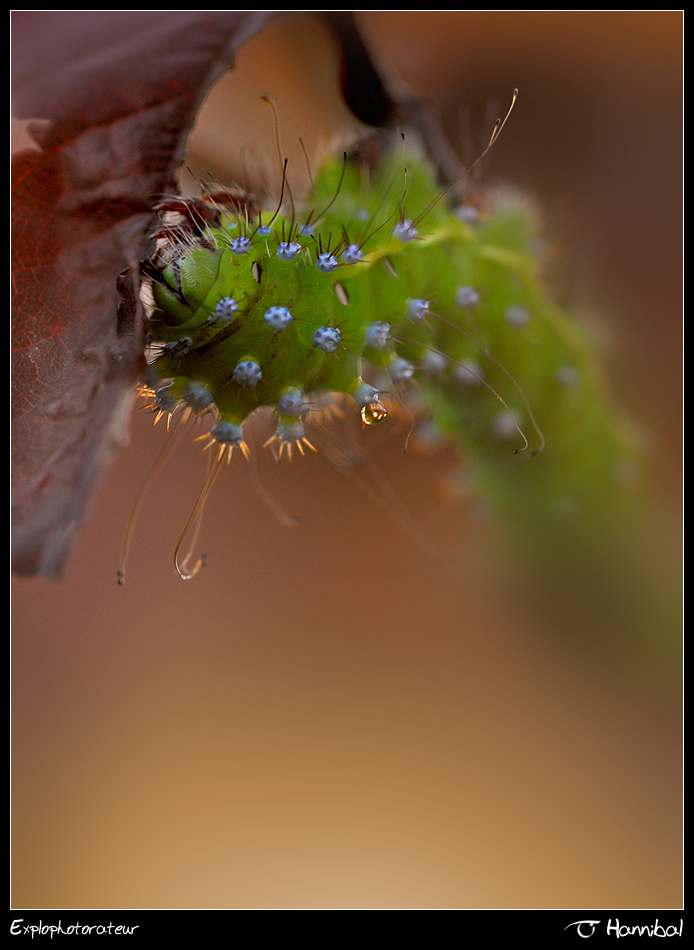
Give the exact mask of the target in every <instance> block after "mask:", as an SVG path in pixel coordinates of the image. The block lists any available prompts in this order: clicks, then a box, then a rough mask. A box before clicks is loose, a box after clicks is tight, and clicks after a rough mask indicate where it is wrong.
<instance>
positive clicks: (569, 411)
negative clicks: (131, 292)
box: [144, 154, 638, 577]
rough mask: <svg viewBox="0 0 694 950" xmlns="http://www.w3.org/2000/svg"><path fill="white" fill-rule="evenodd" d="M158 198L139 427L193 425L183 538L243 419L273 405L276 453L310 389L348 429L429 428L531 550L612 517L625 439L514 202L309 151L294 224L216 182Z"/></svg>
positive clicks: (584, 537) (408, 162)
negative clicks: (387, 422) (552, 294)
mask: <svg viewBox="0 0 694 950" xmlns="http://www.w3.org/2000/svg"><path fill="white" fill-rule="evenodd" d="M162 207H163V210H165V211H166V212H167V213H168V215H167V220H166V223H165V224H164V225H163V227H162V229H161V230H160V232H159V234H158V237H159V238H160V242H159V243H160V247H159V250H158V252H157V254H156V255H155V257H154V258H153V259H152V261H150V262H148V264H147V265H145V268H144V272H145V274H146V276H147V277H148V279H149V282H150V285H151V291H152V299H153V308H152V312H151V315H150V318H149V337H150V346H151V352H152V353H153V354H156V358H155V359H154V360H153V362H152V364H151V366H150V378H149V380H148V386H147V387H146V388H145V390H144V393H145V395H146V397H147V399H148V401H149V405H150V407H151V408H152V410H153V411H155V412H156V413H157V418H160V417H161V416H162V415H168V416H169V417H170V416H172V415H173V414H174V413H176V414H177V416H181V417H182V416H183V415H184V414H185V416H186V417H190V416H193V415H194V416H202V417H203V419H205V420H210V422H211V423H212V424H211V427H210V428H209V431H208V433H207V438H206V448H208V449H210V450H211V452H210V456H209V457H211V463H210V470H209V474H208V478H207V480H206V487H205V489H204V491H203V492H202V493H201V497H200V499H199V502H198V505H196V509H195V511H194V513H193V515H192V516H191V520H190V521H189V524H188V526H187V529H186V530H189V529H191V528H192V526H193V525H194V524H195V523H196V519H198V520H199V516H200V513H201V506H202V504H203V502H204V498H205V497H206V495H207V492H208V491H209V488H210V487H211V484H212V482H213V481H214V479H215V478H216V476H217V474H218V471H219V468H220V466H221V465H222V463H223V461H224V460H227V461H228V459H229V457H230V456H231V453H232V451H233V449H234V448H239V449H240V450H241V451H242V452H243V453H244V454H246V455H247V454H248V451H249V450H248V446H247V443H246V441H245V439H244V429H243V426H244V423H245V421H246V420H247V418H248V416H249V415H250V414H251V413H252V412H254V411H255V410H256V409H257V408H259V407H263V406H269V407H271V408H272V409H274V411H275V413H276V418H277V425H276V430H275V434H274V437H273V439H272V440H271V442H272V446H273V448H274V449H275V450H276V452H277V454H278V455H279V456H281V455H282V453H283V452H284V451H286V452H287V454H289V455H290V456H291V453H292V449H293V448H294V447H296V448H298V449H299V450H300V451H302V452H303V450H304V447H305V446H310V447H311V448H313V446H312V445H311V443H310V441H309V440H308V438H307V436H306V430H305V421H306V417H307V415H308V414H309V413H310V412H311V411H312V410H313V407H314V406H316V405H317V400H318V397H319V396H323V395H324V394H344V396H347V397H351V399H352V401H353V402H354V404H355V406H356V409H357V410H358V411H359V412H360V413H361V417H362V419H363V421H364V423H365V424H367V425H372V424H375V423H377V422H379V421H381V420H382V419H384V418H385V417H386V415H387V414H388V407H389V405H397V404H398V403H402V404H405V405H407V406H408V407H409V409H408V411H410V412H416V413H417V415H421V416H422V417H424V418H428V419H430V420H431V424H432V425H433V426H434V427H435V429H436V431H437V433H438V434H440V435H441V436H442V437H444V438H446V439H452V440H454V441H455V442H456V443H457V444H458V446H459V447H460V450H461V453H462V454H463V457H464V459H465V460H466V465H467V470H468V474H467V478H468V480H469V481H470V482H471V485H472V488H473V490H475V491H477V492H478V493H479V494H480V495H481V496H482V497H484V498H485V499H487V501H488V502H489V504H490V506H491V508H492V509H493V510H494V511H495V512H496V513H498V515H499V517H500V518H502V519H505V521H507V522H508V523H509V524H510V525H511V526H512V527H515V529H517V530H516V532H515V536H516V537H520V538H523V543H524V544H525V545H526V546H527V547H528V548H529V549H530V548H534V549H536V550H537V551H538V552H539V551H543V552H544V556H545V557H546V555H547V553H548V552H552V553H551V555H550V558H549V559H548V560H550V561H551V560H552V559H553V557H554V552H556V551H557V550H558V549H559V548H560V547H561V548H562V549H563V550H565V551H566V550H571V551H572V552H573V553H574V554H576V552H577V551H578V550H579V549H580V548H581V547H582V546H583V545H584V544H594V540H595V539H594V531H595V529H596V526H603V527H604V526H605V525H606V524H607V523H608V522H609V523H611V524H615V525H618V524H619V522H620V520H621V519H622V518H626V517H628V515H627V514H626V512H627V509H628V508H629V505H630V500H629V499H630V494H631V491H630V487H629V477H628V476H630V475H631V473H632V471H633V467H634V463H635V461H636V460H637V455H638V453H637V450H636V447H635V440H634V438H633V435H632V433H631V431H630V429H629V428H628V426H627V425H625V423H624V422H623V421H622V420H621V419H620V418H619V417H618V415H617V414H616V413H615V411H614V409H613V408H612V407H611V405H610V403H609V400H608V399H607V397H606V395H605V388H604V383H603V379H602V374H601V371H600V367H599V364H598V361H597V359H596V356H595V352H594V347H593V345H592V344H591V343H590V341H589V340H588V338H587V337H586V335H585V334H584V333H583V332H582V331H581V330H580V329H579V328H578V326H577V325H576V324H575V323H574V322H572V321H571V320H570V318H569V317H568V316H567V315H566V314H565V313H563V312H562V311H561V310H560V308H558V307H557V306H556V305H555V304H554V303H553V302H552V301H551V300H550V298H549V296H548V294H547V291H546V288H545V287H544V285H543V282H542V279H541V276H540V262H539V261H538V257H537V254H536V253H534V241H535V238H536V235H535V234H534V232H533V229H532V227H531V225H530V223H529V221H528V216H527V214H526V213H525V212H524V210H523V209H522V208H519V207H513V206H511V205H508V206H507V207H499V208H497V209H496V210H494V211H493V212H492V213H486V214H480V213H478V212H477V211H476V210H475V209H474V208H472V207H471V206H462V207H461V208H458V209H455V210H453V209H451V208H450V207H449V206H448V201H447V199H446V195H445V193H442V192H441V190H440V188H439V187H438V186H437V184H436V182H435V180H434V177H433V174H432V173H431V171H430V169H429V168H428V166H427V165H426V163H425V162H424V161H422V160H421V159H420V158H418V157H417V156H416V155H414V154H407V155H404V156H403V155H398V156H392V157H391V158H389V159H388V160H385V161H383V162H382V163H381V164H380V166H379V167H378V168H377V169H376V170H374V169H372V168H368V169H367V167H366V166H365V165H364V164H363V163H361V162H360V161H358V160H356V159H353V160H349V161H348V160H347V159H346V157H345V158H344V159H342V160H333V161H329V162H327V163H326V164H325V165H324V167H323V168H322V169H321V171H320V173H319V174H318V176H317V178H316V181H315V184H314V187H313V191H312V194H311V195H310V197H309V199H308V201H307V203H306V205H305V207H306V208H307V209H309V210H308V211H307V212H305V213H304V214H302V215H301V216H300V215H298V214H296V213H292V214H290V215H288V216H285V215H281V214H280V212H279V208H278V209H277V210H276V211H275V212H274V213H273V212H262V211H260V210H259V209H258V208H257V207H256V206H255V202H254V201H253V199H251V198H249V197H248V196H245V195H238V194H237V195H235V194H233V193H224V194H221V193H220V194H219V195H216V196H211V197H210V198H208V200H184V199H175V200H173V201H170V202H168V203H167V202H165V203H164V204H163V206H162ZM171 219H173V223H171ZM185 533H186V532H185V531H184V534H185ZM576 556H578V555H576ZM197 567H199V563H198V564H197V565H196V568H195V569H194V570H192V571H189V570H188V569H187V568H185V567H180V566H179V565H178V563H177V568H178V569H179V573H180V574H181V576H184V577H188V576H192V574H193V573H195V570H196V569H197Z"/></svg>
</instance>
